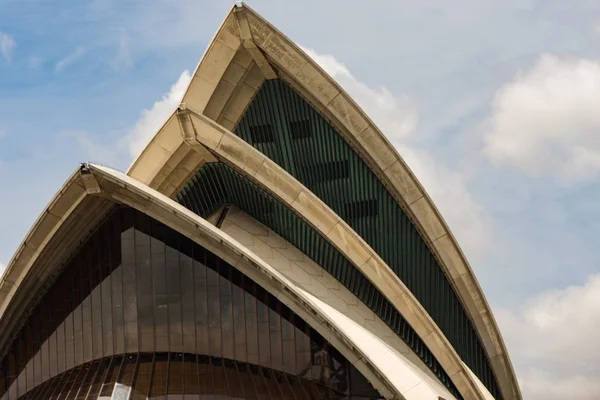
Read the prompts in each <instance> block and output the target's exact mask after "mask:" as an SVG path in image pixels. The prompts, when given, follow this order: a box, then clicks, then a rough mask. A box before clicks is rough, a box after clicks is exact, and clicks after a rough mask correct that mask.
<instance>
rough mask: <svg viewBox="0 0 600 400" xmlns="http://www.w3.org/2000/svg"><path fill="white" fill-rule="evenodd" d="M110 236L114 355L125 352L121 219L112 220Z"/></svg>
mask: <svg viewBox="0 0 600 400" xmlns="http://www.w3.org/2000/svg"><path fill="white" fill-rule="evenodd" d="M112 222H113V225H112V236H113V240H112V241H111V247H110V257H111V263H113V265H115V269H114V270H113V271H112V273H111V274H110V281H111V289H112V296H111V301H112V318H113V320H112V321H113V346H114V353H115V354H122V353H124V352H125V323H124V319H125V318H124V314H123V311H124V307H123V267H122V265H121V260H122V252H123V250H122V248H121V229H122V227H121V218H120V215H119V218H114V219H113V221H112Z"/></svg>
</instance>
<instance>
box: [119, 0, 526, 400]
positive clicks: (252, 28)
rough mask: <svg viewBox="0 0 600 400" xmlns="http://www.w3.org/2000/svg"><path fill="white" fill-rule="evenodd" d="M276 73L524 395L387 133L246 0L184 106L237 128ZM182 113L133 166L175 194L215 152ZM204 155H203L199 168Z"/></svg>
mask: <svg viewBox="0 0 600 400" xmlns="http://www.w3.org/2000/svg"><path fill="white" fill-rule="evenodd" d="M274 75H275V76H276V77H278V78H280V79H282V80H284V81H286V82H287V83H289V84H290V85H291V86H292V87H293V88H294V89H295V90H296V91H298V92H299V93H300V94H301V95H302V96H303V97H304V98H305V99H306V100H307V101H309V102H310V103H311V104H312V105H313V106H314V107H315V108H316V109H317V110H318V111H319V112H320V113H321V114H323V115H324V116H325V117H326V118H327V119H328V120H329V121H330V122H331V123H332V124H333V125H334V126H335V127H336V129H337V130H338V132H340V133H341V135H342V136H343V137H344V138H345V139H346V141H348V142H349V143H350V145H351V146H352V147H353V148H354V149H355V150H356V151H357V153H358V154H359V155H360V156H361V157H362V159H363V160H364V161H365V162H366V163H367V164H368V165H369V166H370V168H371V169H372V171H373V172H374V173H375V174H376V175H377V176H378V177H379V179H380V180H381V182H382V183H383V184H384V185H385V186H386V187H387V189H388V190H389V192H390V193H391V194H392V196H394V198H395V199H396V201H397V202H398V204H399V205H400V206H401V207H402V208H403V209H404V211H405V212H406V213H407V215H408V216H409V217H410V218H411V220H412V221H413V222H414V223H415V226H416V227H417V229H418V230H419V232H420V234H421V235H422V237H423V239H424V240H425V242H426V243H427V244H428V246H429V248H430V249H431V251H432V253H433V254H434V256H435V257H436V258H437V260H438V261H439V263H440V265H441V266H442V268H443V269H444V272H445V274H446V276H447V277H448V279H449V281H450V282H451V284H452V285H453V287H454V289H455V291H456V293H457V295H458V297H459V299H460V300H461V302H462V304H463V308H464V309H465V311H466V313H467V315H468V316H469V318H470V319H471V321H472V322H473V325H474V327H475V329H476V331H477V332H478V334H479V336H480V338H481V341H482V343H483V346H484V348H485V350H486V352H487V355H488V357H489V359H490V363H491V366H492V369H493V371H494V374H495V376H496V378H497V380H498V384H499V387H500V390H501V393H502V396H503V398H505V399H506V400H512V399H520V398H521V393H520V389H519V387H518V383H517V380H516V377H515V374H514V371H513V368H512V364H511V362H510V358H509V356H508V353H507V351H506V347H505V345H504V341H503V339H502V336H501V335H500V332H499V330H498V326H497V324H496V322H495V320H494V317H493V315H492V312H491V309H490V307H489V305H488V303H487V301H486V299H485V296H484V295H483V292H482V290H481V288H480V286H479V283H478V282H477V279H476V278H475V276H474V274H473V271H472V270H471V267H470V266H469V264H468V261H467V260H466V258H465V256H464V254H463V252H462V251H461V249H460V247H459V245H458V243H457V242H456V240H455V238H454V236H453V235H452V233H451V232H450V230H449V228H448V226H447V224H446V223H445V222H444V220H443V218H442V217H441V215H440V214H439V212H438V210H437V208H436V207H435V205H434V204H433V202H432V201H431V199H430V197H429V196H428V195H427V193H426V192H425V190H424V189H423V187H422V185H421V184H420V183H419V182H418V180H417V179H416V177H415V176H414V174H413V173H412V172H411V171H410V169H409V168H408V166H407V165H406V163H405V162H404V160H403V159H402V157H401V156H400V155H399V154H398V152H397V151H396V149H395V148H394V147H393V146H392V145H391V144H390V142H389V141H388V140H387V139H386V137H385V136H384V135H383V133H382V132H381V131H380V130H379V129H378V128H377V127H376V126H375V124H374V123H373V122H372V121H371V120H370V119H369V117H368V116H367V115H366V114H365V113H364V112H363V111H362V110H361V109H360V107H358V105H357V104H356V103H355V102H354V101H353V100H352V99H351V98H350V96H348V94H347V93H346V92H345V91H344V90H343V89H342V88H341V87H340V86H339V85H338V84H337V83H336V82H335V81H334V80H333V79H332V78H331V77H330V76H329V75H327V73H325V72H324V71H323V70H322V69H321V68H320V67H319V66H318V65H317V64H316V63H315V62H314V61H313V60H312V59H311V58H310V57H308V56H307V55H306V54H305V53H304V52H303V51H302V50H301V49H300V48H299V47H298V46H297V45H296V44H294V43H293V42H292V41H290V40H289V39H288V38H287V37H286V36H285V35H283V34H282V33H281V32H279V31H278V30H277V29H276V28H274V27H273V26H272V25H270V24H269V23H268V22H267V21H265V20H264V19H263V18H262V17H261V16H260V15H258V14H257V13H256V12H254V11H253V10H252V9H250V8H249V7H247V6H246V5H243V4H242V5H241V6H237V7H233V8H232V10H231V12H230V13H229V14H228V15H227V17H226V18H225V21H224V22H223V24H222V25H221V27H220V28H219V30H218V31H217V33H216V35H215V37H214V39H213V41H212V42H211V43H210V45H209V47H208V49H207V51H206V53H205V54H204V56H203V57H202V59H201V61H200V63H199V64H198V67H197V68H196V70H195V72H194V75H193V77H192V81H191V83H190V85H189V87H188V89H187V91H186V93H185V95H184V98H183V103H184V108H185V106H187V107H189V108H190V109H193V110H194V111H195V112H197V113H199V114H202V115H204V116H206V117H208V118H210V119H212V120H214V121H216V122H217V123H219V124H220V125H222V126H223V127H225V128H226V129H230V130H231V129H234V127H235V126H236V125H237V123H238V121H239V119H240V118H241V116H242V115H243V112H244V110H245V109H246V107H247V106H248V104H249V103H250V101H251V100H252V98H253V96H254V95H255V94H256V92H257V90H258V89H259V88H260V85H261V84H262V82H263V81H264V80H265V78H267V79H269V78H272V77H274ZM174 119H175V115H173V116H171V118H170V119H169V121H168V122H167V124H165V126H163V128H161V129H160V130H159V132H158V133H157V134H156V135H155V137H154V138H153V139H152V141H151V142H150V144H149V145H148V146H147V147H146V148H145V149H144V150H143V151H142V153H141V154H140V156H139V157H138V158H137V159H136V161H135V162H134V163H133V165H132V166H131V168H130V170H129V172H128V174H129V175H131V176H133V177H135V178H136V179H139V180H141V181H143V182H144V183H147V184H149V185H150V186H151V187H153V188H157V189H159V190H160V191H161V192H163V193H165V194H167V195H171V194H172V193H174V192H175V191H176V190H177V189H178V187H177V183H176V182H177V179H176V178H177V177H181V176H183V175H185V174H186V173H187V174H191V173H192V172H193V170H194V169H195V168H197V167H198V166H199V165H201V163H202V162H203V161H202V160H205V159H206V157H209V156H208V155H207V156H203V155H202V154H199V153H195V154H194V153H193V152H191V151H190V150H189V149H188V150H187V151H186V150H185V149H183V148H182V147H181V144H182V143H183V141H184V140H185V139H182V138H181V136H180V135H173V134H172V133H170V132H171V128H172V127H173V124H174V122H173V121H174ZM184 128H185V127H184ZM184 131H185V129H184ZM186 137H187V136H186ZM198 159H201V161H199V162H198V163H197V164H196V166H195V167H194V162H195V161H194V160H198Z"/></svg>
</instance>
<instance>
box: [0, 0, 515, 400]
mask: <svg viewBox="0 0 600 400" xmlns="http://www.w3.org/2000/svg"><path fill="white" fill-rule="evenodd" d="M387 134H389V135H391V134H393V133H392V132H387ZM74 167H75V166H74ZM166 397H168V398H171V399H182V400H183V399H192V398H196V399H199V398H202V399H227V398H231V399H296V400H308V399H381V398H385V399H436V400H437V399H445V400H450V399H497V400H500V399H504V400H513V399H520V398H521V394H520V390H519V387H518V384H517V381H516V378H515V374H514V371H513V368H512V365H511V362H510V359H509V356H508V354H507V351H506V348H505V345H504V342H503V340H502V337H501V335H500V332H499V331H498V326H497V324H496V322H495V320H494V317H493V315H492V313H491V310H490V307H489V305H488V303H487V301H486V299H485V297H484V295H483V293H482V291H481V288H480V286H479V284H478V282H477V280H476V278H475V276H474V275H473V272H472V270H471V268H470V266H469V264H468V263H467V260H466V259H465V257H464V255H463V253H462V252H461V250H460V248H459V246H458V244H457V242H456V240H455V239H454V237H453V236H452V233H451V232H450V231H449V229H448V226H447V225H446V223H445V222H444V220H443V219H442V217H441V216H440V214H439V213H438V211H437V209H436V208H435V206H434V205H433V203H432V202H431V199H430V198H429V197H428V195H427V194H426V193H425V191H424V190H423V188H422V186H421V185H420V183H419V182H418V180H417V178H416V177H415V176H414V175H413V173H412V172H411V171H410V170H409V168H408V167H407V165H406V164H405V162H404V161H403V159H402V157H401V156H400V155H399V154H398V152H397V151H396V150H395V149H394V148H393V147H392V145H391V144H390V142H389V141H388V140H387V139H386V137H385V136H384V133H382V132H381V131H380V130H379V129H378V128H377V127H376V126H375V125H374V124H373V122H372V121H371V120H370V119H369V117H368V116H367V115H365V113H364V112H363V111H362V110H361V109H360V108H359V107H358V106H357V105H356V103H355V102H354V101H353V100H352V99H351V98H350V97H349V96H348V94H346V93H345V92H344V90H342V89H341V88H340V86H339V85H338V84H337V83H336V82H335V81H333V79H332V78H331V77H329V76H328V75H327V74H326V73H325V72H324V71H323V70H322V69H321V68H320V67H319V66H318V65H317V64H316V63H315V62H314V61H313V60H311V59H310V58H309V57H308V56H307V55H306V54H305V53H304V52H303V51H302V50H301V49H300V48H299V47H298V46H297V45H296V44H294V43H293V42H292V41H290V40H289V39H288V38H286V37H285V36H284V35H283V34H282V33H281V32H279V31H278V30H277V29H276V28H274V27H273V26H272V25H270V24H269V23H268V22H267V21H265V20H264V19H263V18H262V17H261V16H260V15H258V14H257V13H256V12H254V11H253V10H252V9H250V8H248V7H247V6H246V5H243V4H241V5H236V6H234V7H233V8H232V9H231V11H230V12H229V14H228V15H227V16H226V18H225V20H224V22H223V23H222V25H221V26H220V28H219V30H218V31H217V33H216V34H215V36H214V38H213V40H212V41H211V43H210V44H209V46H208V49H207V50H206V52H205V54H204V56H203V57H202V59H201V61H200V63H199V64H198V66H197V68H196V70H195V72H194V74H193V77H192V80H191V83H190V84H189V87H188V88H187V91H186V92H185V95H184V97H183V99H182V102H181V104H180V105H179V107H178V108H177V109H176V110H175V111H174V112H173V113H172V114H171V115H170V117H169V118H168V120H167V121H166V122H165V123H164V124H163V125H162V127H161V128H160V129H159V130H158V132H157V133H156V134H155V136H154V137H153V138H152V140H151V141H150V142H149V143H148V145H147V146H146V147H145V149H144V150H143V151H142V153H141V154H140V155H139V156H138V158H137V159H136V160H135V162H134V163H133V165H132V166H131V167H130V169H129V171H128V172H127V173H126V174H125V173H121V172H117V171H115V170H113V169H110V168H108V167H105V166H99V165H93V164H82V165H81V166H78V167H77V168H76V170H75V172H74V173H73V174H72V175H71V176H70V177H69V178H68V179H67V181H66V182H65V183H64V185H63V186H62V187H61V188H60V189H59V190H58V192H57V193H56V195H55V196H54V198H53V199H52V200H51V201H50V203H49V204H48V206H47V207H46V209H44V210H43V212H42V213H41V215H40V216H39V217H38V219H37V220H36V222H35V224H34V225H33V227H32V228H31V229H30V231H29V233H28V234H27V236H26V237H25V239H24V240H23V242H22V244H21V245H20V247H19V248H18V249H17V251H16V253H15V255H14V256H13V258H12V259H11V261H10V263H9V265H8V266H7V269H6V271H5V272H4V275H3V276H2V279H1V280H0V399H2V400H5V399H6V400H13V399H111V398H112V399H147V398H166Z"/></svg>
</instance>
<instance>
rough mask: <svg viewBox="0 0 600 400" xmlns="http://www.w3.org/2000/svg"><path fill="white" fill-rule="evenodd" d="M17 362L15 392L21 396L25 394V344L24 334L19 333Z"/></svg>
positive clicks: (22, 332)
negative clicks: (17, 375)
mask: <svg viewBox="0 0 600 400" xmlns="http://www.w3.org/2000/svg"><path fill="white" fill-rule="evenodd" d="M17 347H18V353H17V361H18V363H19V365H18V367H19V368H18V374H19V377H18V378H17V391H18V393H19V396H22V395H23V394H24V393H25V392H27V370H26V367H27V346H26V344H25V332H24V331H21V332H20V333H19V336H18V338H17Z"/></svg>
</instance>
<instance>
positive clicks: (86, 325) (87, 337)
mask: <svg viewBox="0 0 600 400" xmlns="http://www.w3.org/2000/svg"><path fill="white" fill-rule="evenodd" d="M82 263H83V265H82V266H81V274H80V275H79V276H80V278H81V293H80V296H81V299H82V302H81V316H82V317H81V318H82V332H83V333H82V342H83V361H86V362H87V361H91V360H92V357H93V354H92V347H93V343H92V340H93V336H92V297H91V287H90V269H91V268H92V264H93V253H92V252H91V251H89V252H88V253H86V254H85V256H84V258H83V260H82Z"/></svg>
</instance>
